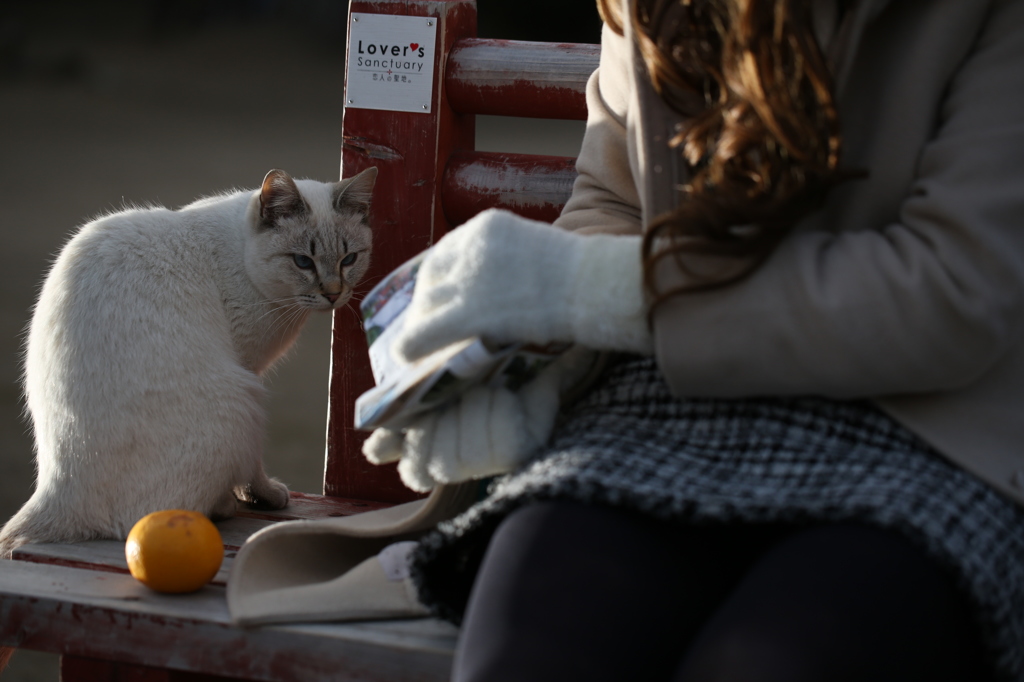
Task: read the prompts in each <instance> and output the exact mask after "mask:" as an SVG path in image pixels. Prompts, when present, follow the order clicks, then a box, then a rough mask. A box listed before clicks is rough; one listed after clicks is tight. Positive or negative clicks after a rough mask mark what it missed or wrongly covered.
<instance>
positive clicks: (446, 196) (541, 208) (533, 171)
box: [441, 152, 576, 225]
mask: <svg viewBox="0 0 1024 682" xmlns="http://www.w3.org/2000/svg"><path fill="white" fill-rule="evenodd" d="M575 179H576V159H573V158H570V157H564V156H536V155H532V154H502V153H496V152H462V153H457V154H453V155H452V158H451V160H450V161H449V162H448V168H447V169H446V170H445V176H444V184H443V186H442V190H441V197H442V202H443V204H444V211H445V215H446V216H447V217H448V220H449V222H450V223H451V224H452V225H459V224H461V223H464V222H465V221H467V220H469V219H470V218H472V217H473V216H475V215H476V214H477V213H479V212H480V211H483V210H485V209H488V208H505V209H508V210H510V211H515V212H516V213H518V214H520V215H522V216H524V217H526V218H532V219H533V220H543V221H546V222H551V221H553V220H554V219H555V218H557V217H558V214H559V213H560V212H561V210H562V207H563V206H565V202H566V201H567V200H568V199H569V195H570V194H571V193H572V184H573V182H574V181H575Z"/></svg>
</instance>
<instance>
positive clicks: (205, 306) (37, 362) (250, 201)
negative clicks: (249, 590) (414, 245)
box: [0, 169, 376, 556]
mask: <svg viewBox="0 0 1024 682" xmlns="http://www.w3.org/2000/svg"><path fill="white" fill-rule="evenodd" d="M371 170H373V172H372V173H371V172H370V171H367V172H365V173H363V174H361V175H360V176H357V178H356V179H352V180H346V181H342V182H341V183H320V182H315V181H310V180H300V181H297V182H294V183H293V182H292V180H291V179H290V178H287V176H286V175H285V174H283V173H281V172H280V171H272V172H271V174H268V176H267V181H266V182H265V183H264V186H263V188H262V189H261V190H255V191H239V192H234V193H231V194H228V195H224V196H219V197H213V198H208V199H203V200H200V201H197V202H195V203H193V204H191V205H189V206H185V207H184V208H182V209H180V210H177V211H171V210H168V209H164V208H158V207H157V208H147V209H130V210H125V211H123V212H120V213H116V214H114V215H109V216H106V217H103V218H100V219H98V220H95V221H93V222H91V223H88V224H87V225H85V226H84V227H83V228H82V229H81V230H80V231H79V232H78V233H77V234H76V235H75V236H74V237H73V238H72V239H71V240H70V242H69V243H68V244H67V245H66V246H65V248H64V249H63V251H62V252H61V254H60V256H59V257H58V258H57V260H56V262H55V263H54V265H53V268H52V269H51V271H50V273H49V276H48V277H47V279H46V282H45V284H44V285H43V288H42V292H41V295H40V297H39V301H38V303H37V305H36V308H35V313H34V315H33V318H32V323H31V328H30V331H29V336H28V344H27V349H26V360H25V392H26V397H27V405H28V411H29V413H30V415H31V418H32V422H33V426H34V429H35V436H36V457H37V463H38V480H37V485H36V490H35V493H34V494H33V495H32V497H31V499H30V500H29V501H28V502H27V503H26V504H25V506H24V507H23V508H22V509H21V510H20V511H19V512H18V513H17V514H16V515H15V516H14V517H13V518H12V519H11V520H10V521H9V522H8V524H7V525H6V526H5V527H4V529H3V531H2V532H0V556H5V555H9V554H10V552H11V550H12V549H13V548H15V547H17V546H18V545H20V544H23V543H25V542H54V541H58V542H67V541H78V540H84V539H89V538H99V537H105V538H123V537H125V536H126V535H127V533H128V531H129V530H130V529H131V527H132V525H133V524H134V523H135V522H136V521H137V520H138V519H139V518H141V517H142V516H144V515H145V514H147V513H149V512H152V511H155V510H159V509H169V508H180V509H194V510H197V511H200V512H203V513H205V514H208V515H211V516H215V517H218V516H219V517H225V516H230V515H231V514H233V513H234V508H235V498H236V496H237V497H239V498H240V499H242V500H243V501H247V502H251V503H258V504H262V505H265V506H270V507H275V508H277V507H283V506H285V504H287V499H288V490H287V488H286V487H285V485H284V484H282V483H280V482H278V481H275V480H272V479H269V478H267V476H266V474H265V473H264V471H263V464H262V451H263V441H264V421H265V415H264V407H263V402H264V387H263V385H262V382H261V380H260V375H261V374H262V373H263V372H265V371H266V370H267V369H268V368H269V367H270V366H271V365H272V364H273V363H274V362H275V361H276V360H277V359H278V358H280V357H281V356H282V355H283V354H284V353H285V351H286V350H287V349H288V347H289V346H290V345H291V344H292V343H293V342H294V340H295V338H296V336H297V335H298V333H299V330H300V328H301V327H302V325H303V323H304V322H305V320H306V318H307V316H308V315H309V313H310V311H313V310H331V309H333V308H336V307H339V306H341V305H343V304H344V303H346V302H347V300H348V298H349V297H350V296H351V294H352V288H353V286H354V285H355V284H356V283H357V282H358V280H359V279H360V278H361V277H362V275H363V273H364V272H365V270H366V266H367V265H368V261H369V255H370V241H371V240H370V230H369V228H368V227H367V226H366V224H365V221H364V217H365V210H366V204H367V203H368V201H369V193H370V191H371V190H372V187H373V180H374V178H375V176H376V171H375V170H374V169H371ZM274 173H278V174H279V175H276V176H274V178H272V177H271V176H272V175H273V174H274ZM272 179H273V180H274V182H275V183H277V184H275V185H273V186H271V184H270V183H271V180H272ZM289 191H291V192H292V193H293V194H294V195H296V196H299V195H300V196H301V198H300V199H296V200H297V201H298V204H299V205H300V206H304V208H303V209H302V210H301V211H299V212H297V213H296V212H294V211H293V212H292V213H291V214H286V213H281V214H271V213H268V212H267V211H272V210H273V209H274V208H276V207H277V206H278V204H279V203H280V202H279V201H278V198H279V197H280V195H281V193H282V192H284V193H286V194H287V192H289ZM268 192H269V193H270V194H268ZM271 195H273V196H271ZM268 199H272V200H273V201H268ZM263 203H267V205H268V207H269V208H268V209H266V210H265V209H263V208H262V206H263ZM268 216H271V217H272V218H273V219H272V220H271V219H270V218H268ZM311 241H314V242H315V244H316V253H315V255H311V254H310V242H311ZM353 252H358V254H359V255H358V256H357V260H356V262H355V263H354V264H353V265H351V266H350V267H340V266H339V263H340V261H341V259H342V258H344V257H345V255H346V254H349V253H353ZM296 253H298V254H305V255H311V257H312V258H313V260H314V261H315V263H316V265H315V273H314V272H313V271H310V270H309V269H302V268H300V267H298V266H297V265H296V263H295V260H294V254H296ZM339 269H340V270H341V272H339ZM325 293H328V294H338V296H339V297H338V299H337V300H336V301H334V302H333V304H332V303H331V302H330V301H329V300H328V299H327V298H326V297H325V296H324V294H325Z"/></svg>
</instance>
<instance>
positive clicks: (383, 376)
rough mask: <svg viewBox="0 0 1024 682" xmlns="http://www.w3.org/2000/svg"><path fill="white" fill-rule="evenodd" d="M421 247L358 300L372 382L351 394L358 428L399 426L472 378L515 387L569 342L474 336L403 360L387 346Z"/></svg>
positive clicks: (395, 331)
mask: <svg viewBox="0 0 1024 682" xmlns="http://www.w3.org/2000/svg"><path fill="white" fill-rule="evenodd" d="M425 253H426V252H424V253H423V254H420V255H419V256H417V257H416V258H413V259H412V260H410V261H407V262H406V263H404V264H402V265H401V266H399V267H398V268H397V269H396V270H394V271H393V272H392V273H391V274H389V275H388V276H387V277H385V278H384V279H383V280H382V281H381V282H380V283H379V284H378V285H377V286H376V287H374V288H373V290H372V291H371V292H370V293H369V294H367V296H366V298H364V299H363V302H362V303H361V304H360V310H361V312H362V318H363V328H364V329H365V330H366V338H367V341H368V342H369V355H370V367H371V370H372V371H373V377H374V380H375V381H376V382H377V385H376V386H375V387H374V388H372V389H370V390H369V391H367V392H366V393H364V394H363V395H361V396H359V398H358V399H357V400H356V405H355V427H356V428H357V429H374V428H377V427H380V426H387V427H389V428H401V427H402V426H403V425H404V424H405V423H407V422H408V421H409V419H410V418H411V417H413V416H415V415H417V414H420V413H422V412H425V411H427V410H431V409H435V408H438V407H440V406H442V405H444V404H445V403H447V402H450V401H452V400H454V399H456V398H457V397H458V396H459V395H460V394H462V393H464V392H465V391H466V390H467V389H468V388H470V387H471V386H474V385H476V384H481V383H485V384H487V385H490V386H493V387H505V388H508V389H510V390H516V389H518V388H519V387H520V386H522V385H523V384H524V383H526V382H528V381H529V380H530V379H532V378H533V377H535V376H536V375H537V373H538V372H540V370H542V369H543V368H544V367H546V366H547V365H549V364H550V363H551V362H553V361H554V359H555V358H556V357H557V356H558V355H559V354H560V353H562V352H564V351H565V350H566V348H568V344H551V345H549V346H545V347H538V346H528V345H523V344H513V345H507V346H504V347H500V348H494V347H491V346H489V345H488V344H487V343H485V342H484V341H483V340H482V339H478V338H474V339H466V340H464V341H461V342H459V343H456V344H453V345H451V346H448V347H446V348H442V349H440V350H439V351H437V352H436V353H433V354H431V355H429V356H427V357H424V358H420V359H419V360H417V361H416V362H414V363H411V364H410V363H406V362H403V361H402V360H400V359H399V358H397V357H396V356H395V354H394V353H393V352H392V344H393V341H394V338H395V337H396V336H397V334H398V332H399V331H400V330H401V329H402V325H403V323H404V317H405V315H404V313H405V310H406V308H407V307H408V305H409V303H410V302H411V300H412V293H413V290H414V289H415V285H416V273H417V272H418V271H419V266H420V264H421V263H422V262H423V258H424V255H425Z"/></svg>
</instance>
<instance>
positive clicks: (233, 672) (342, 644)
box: [0, 0, 599, 682]
mask: <svg viewBox="0 0 1024 682" xmlns="http://www.w3.org/2000/svg"><path fill="white" fill-rule="evenodd" d="M349 11H350V22H352V21H354V20H356V19H358V18H359V17H360V16H361V15H390V16H408V17H421V18H423V21H424V22H433V23H436V43H435V51H434V59H433V64H432V68H433V74H434V78H433V85H432V86H431V87H430V90H429V92H430V100H429V103H428V105H427V108H428V109H429V112H428V113H424V112H422V111H412V112H404V111H390V110H378V109H367V108H355V107H356V106H357V105H356V104H354V105H353V106H349V107H346V110H345V113H344V120H343V144H342V154H341V158H342V172H343V175H345V176H350V175H354V174H355V173H357V172H359V171H361V170H363V169H364V168H366V167H368V166H377V168H378V169H379V171H380V174H379V175H378V178H377V191H376V196H375V199H374V205H373V215H372V225H373V229H374V233H375V247H374V249H375V253H374V265H373V271H372V273H371V281H372V280H375V279H376V278H379V277H380V276H381V275H383V274H384V273H386V272H388V271H390V270H391V269H393V268H394V267H395V266H397V265H399V264H401V263H402V262H404V261H405V260H407V259H408V258H410V257H411V256H413V255H414V254H416V253H418V252H419V251H421V250H422V249H424V248H425V247H427V246H428V245H429V244H431V243H432V242H433V241H434V240H436V239H437V238H439V237H440V236H441V235H443V234H444V233H445V232H446V231H447V230H448V229H450V227H451V226H454V225H458V224H460V223H462V222H464V221H465V220H466V219H468V218H470V217H471V216H473V215H474V214H476V213H477V212H479V211H480V210H482V209H484V208H488V207H492V206H499V207H504V208H508V209H511V210H515V211H518V212H519V213H521V214H523V215H526V216H528V217H532V218H537V219H544V220H553V219H554V218H555V217H556V216H557V215H558V212H559V210H560V209H561V206H562V205H563V204H564V202H565V200H566V199H567V198H568V196H569V193H570V191H571V187H572V182H573V179H574V177H575V171H574V164H573V161H574V160H573V159H572V158H565V157H552V156H527V155H516V154H497V153H485V152H477V151H475V149H474V136H475V115H477V114H498V115H505V116H526V117H539V118H562V119H583V118H585V116H586V107H585V103H584V95H583V91H584V86H585V83H586V79H587V77H588V76H589V75H590V73H591V72H592V71H593V70H594V69H595V68H596V67H597V62H598V56H599V47H598V46H597V45H573V44H553V43H527V42H515V41H501V40H484V39H477V38H476V37H475V35H476V5H475V2H474V0H352V3H351V5H350V8H349ZM353 15H354V16H353ZM349 58H350V59H351V58H353V46H352V43H351V41H350V43H349ZM427 68H428V69H429V68H430V65H429V64H428V65H427ZM334 325H335V326H334V344H333V351H332V353H333V362H332V372H331V389H330V391H331V395H330V399H331V409H330V417H329V423H328V447H327V462H326V473H325V478H324V495H323V496H314V495H305V494H301V493H293V494H292V499H291V504H290V505H289V506H288V508H287V509H285V510H283V511H280V512H254V511H251V510H248V509H240V512H239V515H238V517H237V518H235V519H232V520H230V521H226V522H223V523H220V524H219V526H220V530H221V533H222V535H223V537H224V541H225V545H226V553H225V562H224V567H223V568H222V570H221V572H220V573H219V574H218V576H217V577H216V578H215V580H214V582H213V584H211V585H209V586H207V587H205V588H204V589H202V590H201V591H199V592H197V593H194V594H191V595H184V596H166V595H160V594H157V593H154V592H151V591H150V590H148V589H147V588H145V587H143V586H142V585H141V584H139V583H137V582H136V581H135V580H134V579H133V578H131V577H130V575H128V572H127V567H126V564H125V559H124V544H123V543H122V542H115V541H97V542H85V543H78V544H70V545H29V546H25V547H22V548H21V549H19V550H18V551H17V552H16V554H15V557H14V558H15V560H14V561H3V562H0V645H2V646H15V647H21V648H26V649H36V650H41V651H49V652H54V653H58V654H61V655H62V659H61V679H62V680H65V681H67V682H71V681H77V680H89V681H109V682H114V681H119V682H120V681H127V680H132V681H134V682H156V681H158V680H159V681H161V682H171V681H185V680H193V681H197V680H214V679H223V678H234V679H247V680H275V681H281V682H284V681H286V680H302V681H303V682H314V681H316V680H328V679H330V680H389V681H392V682H396V681H400V680H410V681H412V680H423V681H427V680H438V681H440V680H446V679H447V678H448V674H449V670H450V665H451V652H452V649H453V646H454V642H455V637H456V630H455V628H454V627H452V626H450V625H448V624H446V623H443V622H439V621H435V620H431V619H421V620H406V621H381V622H364V623H343V624H315V625H314V624H309V625H301V624H298V625H286V626H270V627H262V628H254V629H249V630H243V629H240V628H237V627H235V626H233V625H232V624H231V623H230V620H229V617H228V611H227V605H226V601H225V597H224V583H225V581H226V579H227V575H228V571H229V570H230V566H231V560H232V558H233V556H234V555H235V553H236V552H237V550H238V547H239V546H240V545H241V544H243V543H244V542H245V540H246V538H248V537H249V536H250V535H252V534H253V533H254V532H256V531H257V530H260V529H261V528H264V527H266V526H267V525H269V524H272V523H277V522H279V521H282V520H289V519H310V518H324V517H330V516H344V515H349V514H355V513H359V512H361V511H369V510H371V509H376V508H380V507H383V506H387V505H389V504H393V503H397V502H402V501H406V500H409V499H412V498H413V497H414V495H413V494H412V493H411V492H410V491H409V490H407V489H406V488H404V487H403V486H402V484H401V483H400V481H399V480H398V477H397V475H396V472H395V470H394V467H393V466H392V467H374V466H372V465H370V464H368V463H367V462H366V461H365V460H364V459H363V457H362V455H361V454H360V444H361V442H362V439H363V438H364V436H365V434H362V433H359V432H357V431H355V430H354V429H352V427H351V424H352V415H353V412H352V410H353V402H354V400H355V398H356V396H358V395H359V394H360V393H362V392H363V391H364V390H366V389H367V388H369V387H370V386H372V383H373V381H372V378H371V375H370V370H369V365H368V362H367V358H366V343H365V339H364V337H363V332H362V330H361V329H360V328H359V325H358V323H357V322H356V319H355V316H354V315H352V314H350V313H349V312H348V311H344V314H341V313H339V314H337V315H336V316H335V320H334Z"/></svg>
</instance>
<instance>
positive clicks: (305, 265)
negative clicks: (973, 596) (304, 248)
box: [292, 253, 313, 270]
mask: <svg viewBox="0 0 1024 682" xmlns="http://www.w3.org/2000/svg"><path fill="white" fill-rule="evenodd" d="M292 258H293V259H294V260H295V265H296V267H299V268H302V269H303V270H312V269H313V259H312V258H310V257H309V256H307V255H305V254H302V253H297V254H295V255H294V256H292Z"/></svg>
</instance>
